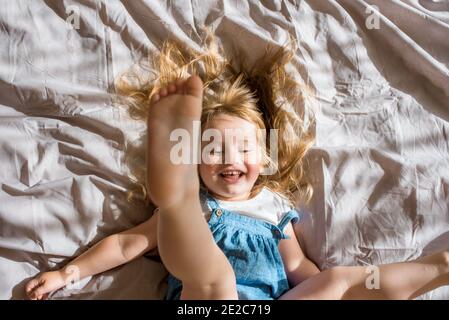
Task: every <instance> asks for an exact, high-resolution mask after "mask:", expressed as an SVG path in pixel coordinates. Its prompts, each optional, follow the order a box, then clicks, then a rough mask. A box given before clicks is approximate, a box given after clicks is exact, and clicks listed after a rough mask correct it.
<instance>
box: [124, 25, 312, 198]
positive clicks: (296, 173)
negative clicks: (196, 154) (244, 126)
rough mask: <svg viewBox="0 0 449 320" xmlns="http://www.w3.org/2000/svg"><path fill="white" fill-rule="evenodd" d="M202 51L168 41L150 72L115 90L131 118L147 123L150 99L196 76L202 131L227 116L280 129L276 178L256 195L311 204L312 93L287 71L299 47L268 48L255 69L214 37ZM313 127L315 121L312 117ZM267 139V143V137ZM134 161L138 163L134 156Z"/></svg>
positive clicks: (263, 180) (127, 78)
mask: <svg viewBox="0 0 449 320" xmlns="http://www.w3.org/2000/svg"><path fill="white" fill-rule="evenodd" d="M203 49H204V51H203V52H201V53H199V52H196V51H194V50H193V49H190V48H186V47H185V46H183V45H181V44H180V43H178V42H176V41H174V40H167V41H165V42H164V43H163V45H162V48H161V51H160V52H159V53H158V54H155V55H153V56H151V57H150V59H149V60H148V62H147V64H146V65H145V66H146V68H147V70H146V71H145V72H141V71H130V72H128V73H126V74H124V75H123V76H122V77H120V78H119V79H118V81H117V83H116V87H117V89H118V93H119V94H120V95H122V96H123V97H124V98H125V101H124V103H125V105H126V106H127V107H128V110H129V114H130V115H131V117H132V118H134V119H138V120H145V119H146V117H147V112H148V107H149V99H151V97H152V96H153V95H154V94H155V93H156V92H157V91H158V90H159V89H160V88H161V87H162V86H165V85H166V84H168V83H169V82H171V81H173V80H175V79H178V78H187V77H188V76H189V75H192V74H196V75H198V76H200V78H201V79H202V80H203V83H204V97H203V111H202V117H201V125H202V128H206V127H207V126H208V125H209V124H210V122H211V121H212V120H213V119H214V118H215V117H216V116H218V115H221V114H227V115H230V116H235V117H239V118H242V119H244V120H247V121H250V122H252V123H254V124H255V125H256V126H257V127H258V128H259V129H267V131H268V130H269V129H277V130H278V146H277V148H278V163H277V166H276V171H275V173H274V174H273V175H269V176H268V175H261V176H259V178H258V180H257V181H256V183H255V185H254V187H253V189H252V191H251V194H252V195H255V194H257V193H258V192H259V191H260V190H261V189H262V188H263V187H267V188H269V189H271V190H272V191H275V192H277V193H279V194H280V195H283V196H284V197H286V198H287V199H288V200H290V201H291V202H292V204H294V203H295V202H296V201H295V200H297V199H296V196H298V198H299V199H300V200H302V201H309V200H310V198H311V196H312V188H311V185H310V184H309V183H308V182H307V181H306V179H305V176H304V166H303V160H304V156H305V154H306V152H307V150H308V149H309V148H310V147H311V145H312V144H313V136H312V134H311V133H310V130H309V127H310V125H309V126H306V124H305V116H304V114H305V113H304V110H305V99H306V98H307V96H309V95H310V91H309V89H308V88H307V87H306V86H304V85H300V84H299V83H298V82H297V81H295V80H294V78H293V77H292V76H291V75H289V74H288V73H287V71H286V66H287V64H288V63H289V62H290V61H291V60H292V58H293V56H294V52H295V46H294V43H293V42H290V44H289V45H286V46H284V47H281V48H280V49H277V50H273V48H267V52H266V53H265V55H264V56H263V57H262V58H260V59H259V60H258V61H257V62H256V63H254V65H253V66H245V65H244V64H243V61H244V59H241V57H240V54H239V53H237V52H236V53H235V54H234V59H233V60H231V59H230V58H229V57H228V56H226V55H225V54H224V51H223V49H222V48H221V47H220V46H218V45H217V42H216V38H215V37H214V36H213V35H212V34H211V33H210V32H209V33H207V37H206V39H205V43H204V45H203ZM295 109H296V111H295ZM309 122H310V123H312V122H313V117H312V118H310V119H309ZM263 138H265V139H268V136H266V137H263ZM266 142H267V143H266V145H267V146H269V143H268V141H266ZM268 151H269V150H268ZM130 156H131V157H133V158H134V159H135V152H134V154H133V153H132V152H131V154H130ZM264 160H265V161H264V162H265V163H269V162H270V161H269V157H268V154H267V153H265V156H264ZM271 165H272V163H271ZM134 169H135V172H134V179H135V180H136V184H137V185H138V186H140V188H141V190H142V191H143V196H142V197H143V198H145V199H146V200H148V197H147V194H146V188H145V185H143V181H144V179H142V178H143V177H144V176H145V177H146V174H145V172H144V170H143V169H142V168H140V169H137V168H134ZM139 170H140V172H137V171H139ZM133 193H135V191H131V192H130V196H133V195H134V196H135V194H133Z"/></svg>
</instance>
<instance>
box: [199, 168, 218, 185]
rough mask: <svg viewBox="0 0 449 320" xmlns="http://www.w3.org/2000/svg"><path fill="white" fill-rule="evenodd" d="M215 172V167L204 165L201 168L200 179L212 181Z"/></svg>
mask: <svg viewBox="0 0 449 320" xmlns="http://www.w3.org/2000/svg"><path fill="white" fill-rule="evenodd" d="M214 171H215V169H214V166H210V165H206V164H202V165H200V166H199V172H200V177H201V179H202V180H203V182H204V181H210V180H212V176H213V172H214Z"/></svg>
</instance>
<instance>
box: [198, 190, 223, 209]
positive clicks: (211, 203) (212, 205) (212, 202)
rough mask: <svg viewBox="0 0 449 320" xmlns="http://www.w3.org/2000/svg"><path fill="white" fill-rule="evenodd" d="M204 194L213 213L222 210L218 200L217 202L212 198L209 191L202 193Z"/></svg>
mask: <svg viewBox="0 0 449 320" xmlns="http://www.w3.org/2000/svg"><path fill="white" fill-rule="evenodd" d="M202 194H203V196H204V198H205V199H206V203H207V205H208V206H209V207H210V209H211V211H214V210H216V209H219V208H220V205H219V204H218V202H217V200H215V199H214V197H212V196H211V195H210V194H209V193H208V192H207V191H202Z"/></svg>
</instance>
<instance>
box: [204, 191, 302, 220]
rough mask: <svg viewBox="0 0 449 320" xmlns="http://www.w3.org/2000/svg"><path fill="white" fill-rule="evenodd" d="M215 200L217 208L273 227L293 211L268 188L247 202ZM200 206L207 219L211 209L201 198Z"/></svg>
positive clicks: (280, 197) (287, 202) (286, 202)
mask: <svg viewBox="0 0 449 320" xmlns="http://www.w3.org/2000/svg"><path fill="white" fill-rule="evenodd" d="M216 200H217V202H218V204H219V206H220V207H221V208H223V209H225V210H229V211H232V212H235V213H239V214H242V215H245V216H249V217H253V218H256V219H261V220H264V221H267V222H269V223H272V224H274V225H278V224H279V222H281V220H282V218H283V217H284V215H285V214H286V213H287V212H289V211H290V210H292V209H293V208H292V206H291V205H290V202H289V201H288V200H287V199H285V198H284V197H283V196H281V195H279V194H278V193H276V192H274V191H271V190H270V189H268V188H263V189H262V190H261V191H260V192H259V193H258V194H257V195H256V196H255V197H254V198H252V199H249V200H243V201H223V200H218V199H216ZM201 204H202V206H203V212H204V214H205V216H206V218H207V219H209V217H210V213H211V208H210V207H209V206H208V205H207V201H206V198H205V197H202V198H201Z"/></svg>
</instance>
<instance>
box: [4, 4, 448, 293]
mask: <svg viewBox="0 0 449 320" xmlns="http://www.w3.org/2000/svg"><path fill="white" fill-rule="evenodd" d="M369 5H375V6H377V8H378V9H379V11H380V12H379V14H377V15H376V14H373V12H372V11H370V9H369V7H368V6H369ZM367 8H368V9H367ZM77 13H79V18H80V24H79V29H74V30H71V29H69V28H68V23H67V21H68V22H69V23H72V25H73V24H75V26H76V15H77ZM73 18H75V19H73ZM377 19H378V20H379V27H380V28H379V29H376V28H375V29H368V28H367V26H366V23H367V22H368V24H369V26H374V27H375V26H376V22H377ZM203 25H206V26H209V27H212V28H213V29H215V31H216V34H217V36H218V37H219V39H220V40H221V41H222V42H223V43H225V44H226V43H227V44H230V43H234V44H235V45H237V46H239V47H241V48H242V49H243V50H244V51H246V52H247V53H248V59H252V58H254V59H255V58H256V57H258V55H260V54H262V53H263V50H264V48H265V46H266V45H267V44H268V43H277V44H282V43H284V41H285V40H286V39H287V31H288V32H290V33H294V34H296V36H297V37H298V39H299V49H298V52H297V56H296V58H295V61H294V64H292V68H291V71H292V72H293V73H295V75H296V76H297V77H298V79H299V78H300V79H302V80H303V81H304V82H307V83H308V84H309V85H310V86H311V87H312V88H313V89H314V90H315V91H316V93H317V97H318V99H317V102H316V103H314V104H313V108H314V110H315V112H316V115H317V125H316V138H317V140H316V145H315V147H314V148H313V150H312V151H311V152H310V154H309V158H308V162H309V170H308V175H309V176H310V178H311V181H312V183H313V185H314V188H315V197H314V199H313V201H312V202H311V203H310V205H309V206H302V209H303V210H304V212H305V213H306V215H305V218H306V219H305V221H304V223H302V224H301V225H300V226H299V227H298V228H297V230H296V231H297V233H298V235H299V237H300V239H301V242H302V244H303V248H304V250H305V251H306V252H307V253H308V255H309V257H310V258H311V259H312V260H313V261H315V262H316V263H317V264H318V266H319V267H321V268H329V267H332V266H336V265H368V264H379V263H388V262H395V261H404V260H410V259H414V258H417V257H419V256H420V255H422V254H427V253H430V252H434V251H436V250H439V249H441V248H444V247H447V246H449V212H448V211H449V142H448V141H449V138H448V135H449V125H448V121H449V71H448V68H449V65H448V63H449V40H448V39H449V2H448V1H430V0H404V1H398V0H366V1H362V0H340V1H337V0H335V1H333V0H304V1H293V0H291V1H278V0H270V1H256V0H251V1H238V0H233V1H230V0H216V1H199V0H191V1H182V0H177V1H174V0H172V1H162V0H159V1H150V0H147V1H140V0H132V1H131V0H128V1H126V0H123V1H118V0H108V1H106V0H97V1H94V0H79V1H69V0H64V1H62V0H33V1H31V0H17V1H9V0H0V299H11V298H12V299H22V298H24V292H23V287H24V284H25V283H26V281H27V280H28V279H30V278H31V277H33V276H34V275H36V274H37V273H39V272H41V271H47V270H50V269H52V268H56V267H58V266H62V265H64V264H65V263H67V262H68V261H69V260H70V259H72V258H73V257H74V256H76V255H78V254H80V253H81V252H83V251H84V250H86V249H87V248H88V247H89V246H91V245H93V244H95V243H96V242H97V241H99V240H100V239H102V238H103V237H105V236H107V235H109V234H112V233H115V232H118V231H122V230H124V229H127V228H130V227H132V226H134V225H136V224H138V223H139V222H141V221H144V220H145V219H147V218H148V217H149V215H150V213H149V212H148V210H146V209H145V208H144V207H143V206H138V205H130V204H129V203H127V201H126V199H125V194H124V192H123V191H124V190H125V189H126V188H127V187H129V181H128V179H127V178H126V170H125V169H126V166H125V164H124V161H123V156H124V150H125V146H126V142H127V141H129V140H135V139H136V138H137V137H139V136H140V135H141V134H142V133H144V132H145V126H144V125H142V124H139V123H136V122H135V121H133V120H130V119H129V118H128V116H127V115H126V114H125V113H124V112H123V111H121V110H119V109H118V108H116V107H114V106H113V93H114V79H115V78H116V77H117V76H118V75H119V74H120V73H121V72H123V71H125V70H127V69H128V68H129V67H131V65H132V64H133V63H135V62H137V61H139V59H141V58H142V57H145V56H146V54H147V53H148V52H149V51H152V50H155V49H156V48H157V45H158V43H159V42H160V41H161V40H164V39H165V38H166V37H167V36H169V35H172V36H175V37H176V38H178V39H180V40H181V41H184V42H185V43H186V45H189V46H197V45H198V43H200V40H201V36H202V34H201V31H200V27H201V26H203ZM165 274H166V273H165V270H164V268H163V267H162V265H161V264H159V263H157V262H154V261H152V260H150V259H148V258H145V257H142V258H140V259H137V260H136V261H134V262H132V263H130V264H127V265H124V266H122V267H119V268H116V269H114V270H111V271H108V272H106V273H104V274H101V275H98V276H94V277H92V278H89V279H86V280H85V281H84V282H83V283H81V284H80V285H79V287H78V288H69V289H65V290H61V291H59V292H57V293H56V294H55V295H54V296H53V297H54V298H67V297H69V298H72V299H79V298H115V299H117V298H122V299H132V298H136V299H160V298H162V296H163V295H164V290H165V282H164V277H165ZM423 298H426V299H430V298H433V299H436V298H443V299H448V298H449V290H448V288H447V287H446V288H441V289H438V290H436V291H433V292H431V293H429V294H426V295H424V296H423Z"/></svg>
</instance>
